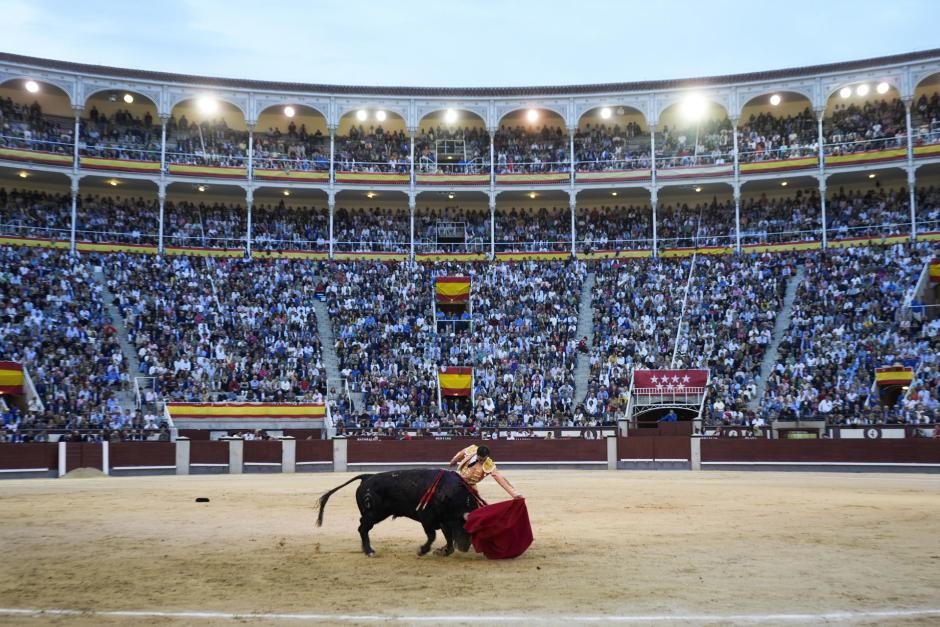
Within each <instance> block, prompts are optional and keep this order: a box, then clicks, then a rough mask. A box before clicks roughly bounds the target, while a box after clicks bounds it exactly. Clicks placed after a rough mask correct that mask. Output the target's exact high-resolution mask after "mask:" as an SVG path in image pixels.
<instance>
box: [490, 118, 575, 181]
mask: <svg viewBox="0 0 940 627" xmlns="http://www.w3.org/2000/svg"><path fill="white" fill-rule="evenodd" d="M569 148H570V147H569V145H568V136H567V134H566V133H565V131H564V129H562V128H561V127H557V126H555V127H552V126H543V127H542V128H541V129H534V128H524V127H522V126H515V127H512V128H509V127H506V126H502V127H500V129H499V130H498V131H496V133H495V134H494V136H493V149H494V151H495V153H496V163H495V165H494V170H495V171H496V174H512V173H525V172H533V173H538V172H570V171H571V161H570V157H569V154H568V150H569Z"/></svg>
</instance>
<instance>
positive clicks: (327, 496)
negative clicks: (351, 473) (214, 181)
mask: <svg viewBox="0 0 940 627" xmlns="http://www.w3.org/2000/svg"><path fill="white" fill-rule="evenodd" d="M371 476H372V475H371V474H366V475H358V476H356V477H353V478H352V479H350V480H349V481H347V482H346V483H344V484H343V485H339V486H336V487H335V488H333V489H332V490H330V491H329V492H327V493H326V494H324V495H323V496H321V497H320V499H319V503H320V511H319V513H318V514H317V527H320V526H322V525H323V509H324V508H325V507H326V502H327V501H329V500H330V497H331V496H333V493H334V492H338V491H339V490H341V489H343V488H345V487H346V486H348V485H349V484H350V483H352V482H353V481H359V480H360V479H367V478H369V477H371Z"/></svg>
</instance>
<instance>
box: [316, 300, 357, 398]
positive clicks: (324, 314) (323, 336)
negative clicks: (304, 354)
mask: <svg viewBox="0 0 940 627" xmlns="http://www.w3.org/2000/svg"><path fill="white" fill-rule="evenodd" d="M313 311H314V312H315V313H316V315H317V333H318V334H319V335H320V347H321V351H322V353H323V355H322V358H323V367H324V368H325V369H326V378H327V380H332V381H336V380H338V379H342V378H343V375H342V374H341V373H340V369H339V356H338V355H337V354H336V339H335V337H334V335H333V321H332V320H331V319H330V307H329V305H327V303H326V302H325V301H321V300H314V301H313ZM349 397H350V401H351V403H352V406H353V409H354V410H355V411H356V412H357V413H358V412H360V411H362V405H363V403H362V394H361V393H356V392H350V394H349Z"/></svg>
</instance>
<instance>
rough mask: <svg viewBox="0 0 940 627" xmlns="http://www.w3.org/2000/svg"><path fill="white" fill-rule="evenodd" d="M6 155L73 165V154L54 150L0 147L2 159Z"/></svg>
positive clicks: (12, 157) (11, 157) (13, 157)
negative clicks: (61, 153) (54, 151)
mask: <svg viewBox="0 0 940 627" xmlns="http://www.w3.org/2000/svg"><path fill="white" fill-rule="evenodd" d="M4 157H5V158H7V159H17V160H28V161H43V162H47V163H49V162H54V163H55V164H56V165H72V156H71V155H60V154H57V153H53V152H41V151H39V150H22V149H17V148H0V159H2V158H4Z"/></svg>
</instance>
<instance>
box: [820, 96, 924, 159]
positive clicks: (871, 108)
mask: <svg viewBox="0 0 940 627" xmlns="http://www.w3.org/2000/svg"><path fill="white" fill-rule="evenodd" d="M904 109H905V106H904V102H903V101H901V100H900V99H898V98H895V99H893V100H875V101H868V100H866V101H865V102H864V103H863V104H862V105H857V104H854V103H853V104H850V105H839V104H837V105H836V106H835V108H834V109H833V111H832V114H831V115H830V116H829V117H828V118H826V119H825V120H824V121H823V133H824V135H825V137H826V145H825V147H824V148H825V153H826V154H827V155H844V154H851V153H856V152H865V151H868V150H885V149H888V148H901V147H905V146H907V121H906V115H905V111H904Z"/></svg>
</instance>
